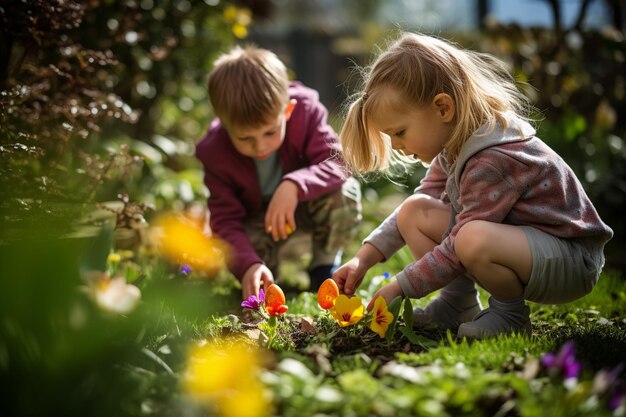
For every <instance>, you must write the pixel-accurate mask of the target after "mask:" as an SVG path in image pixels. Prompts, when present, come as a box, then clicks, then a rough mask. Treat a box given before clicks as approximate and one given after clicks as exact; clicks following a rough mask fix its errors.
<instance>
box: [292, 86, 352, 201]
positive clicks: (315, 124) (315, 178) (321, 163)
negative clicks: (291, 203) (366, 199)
mask: <svg viewBox="0 0 626 417" xmlns="http://www.w3.org/2000/svg"><path fill="white" fill-rule="evenodd" d="M298 106H302V110H303V111H300V112H299V114H300V115H302V116H296V117H302V118H304V120H298V121H297V122H296V123H297V124H298V125H300V123H301V124H302V128H303V129H304V130H305V144H304V148H303V152H304V155H305V157H306V160H307V161H308V166H305V167H302V168H300V169H297V170H295V171H292V172H290V173H288V174H286V175H284V176H283V180H289V181H293V182H294V183H296V185H297V186H298V189H299V190H298V200H299V201H309V200H314V199H316V198H318V197H320V196H322V195H324V194H328V193H329V192H331V191H334V190H337V189H339V188H341V185H342V184H343V183H344V181H345V178H346V171H345V168H344V166H343V165H342V164H341V162H340V161H339V157H338V154H339V145H338V142H337V135H336V134H335V132H334V131H333V129H332V127H330V125H329V124H328V123H327V116H328V112H327V110H326V108H325V107H324V106H323V105H322V103H320V102H319V100H317V99H315V100H314V99H313V98H311V97H309V98H307V99H302V100H300V101H298V104H297V105H296V108H297V107H298Z"/></svg>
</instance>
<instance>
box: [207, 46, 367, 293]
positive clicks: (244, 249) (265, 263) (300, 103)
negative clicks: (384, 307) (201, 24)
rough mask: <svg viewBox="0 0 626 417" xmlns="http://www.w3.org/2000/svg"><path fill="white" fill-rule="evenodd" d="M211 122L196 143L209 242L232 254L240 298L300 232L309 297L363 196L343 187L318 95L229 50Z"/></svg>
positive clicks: (216, 80)
mask: <svg viewBox="0 0 626 417" xmlns="http://www.w3.org/2000/svg"><path fill="white" fill-rule="evenodd" d="M209 97H210V100H211V105H212V106H213V110H214V112H215V115H216V116H217V118H216V119H215V120H214V121H213V122H212V123H211V126H210V128H209V131H208V133H207V135H206V136H205V137H204V139H202V141H200V143H198V145H197V147H196V156H197V157H198V159H200V161H201V162H202V164H203V166H204V172H205V184H206V186H207V187H208V189H209V192H210V196H209V200H208V207H209V211H210V225H211V230H212V232H213V233H214V234H216V235H217V236H219V237H221V238H222V239H224V240H225V241H226V242H228V243H229V244H230V245H231V246H232V248H233V259H232V261H231V263H230V265H229V269H230V270H231V272H232V273H233V274H234V275H235V276H236V277H237V278H238V279H239V280H240V281H241V284H242V292H243V299H244V300H245V299H247V298H248V297H249V296H250V295H257V296H258V294H259V287H260V285H261V283H263V285H264V287H265V288H266V289H267V287H268V286H269V285H270V284H271V283H272V282H273V281H274V279H275V278H276V274H277V272H278V249H279V248H280V246H281V245H282V244H283V243H284V242H285V240H287V239H288V236H289V235H290V234H291V233H292V232H294V231H296V229H302V230H304V231H306V232H310V233H311V234H312V251H313V256H312V261H311V265H310V267H309V270H308V272H309V277H310V279H311V290H312V291H317V288H318V287H319V285H320V284H321V283H322V281H323V280H324V279H326V278H329V277H330V276H331V275H332V271H333V269H334V268H335V267H336V265H338V263H339V262H340V261H341V259H340V258H341V253H342V248H343V246H344V244H345V243H346V242H348V241H349V240H350V239H352V238H353V237H354V236H355V233H356V226H357V224H358V223H359V221H360V218H361V204H360V188H359V184H358V182H357V181H356V180H355V179H354V178H351V177H350V178H346V175H345V168H344V167H343V165H342V164H341V163H340V162H339V159H338V156H337V155H338V144H337V137H336V134H335V132H334V131H333V129H332V128H331V127H330V126H329V125H328V124H327V123H326V117H327V113H328V112H327V110H326V108H325V107H324V106H323V105H322V104H321V103H320V102H319V100H318V94H317V92H315V91H314V90H311V89H309V88H307V87H305V86H303V85H302V84H300V83H298V82H291V83H290V82H289V81H288V78H287V70H286V68H285V65H284V64H283V63H282V62H281V61H280V60H279V59H278V57H277V56H276V55H275V54H274V53H272V52H270V51H268V50H265V49H260V48H256V47H246V48H241V47H235V48H234V49H233V50H231V51H230V52H228V53H226V54H224V55H222V56H221V57H219V58H218V59H217V61H216V62H215V64H214V68H213V70H212V71H211V73H210V75H209Z"/></svg>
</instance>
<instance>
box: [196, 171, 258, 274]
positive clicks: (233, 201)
mask: <svg viewBox="0 0 626 417" xmlns="http://www.w3.org/2000/svg"><path fill="white" fill-rule="evenodd" d="M204 182H205V184H206V186H207V187H208V188H209V190H210V192H211V195H210V197H209V200H208V207H209V212H210V225H211V231H212V232H213V233H214V234H215V235H217V236H219V237H220V238H222V239H223V240H225V241H226V242H227V243H228V244H229V245H230V246H231V247H232V249H233V250H232V259H231V262H230V263H229V265H228V267H229V269H230V271H231V272H232V273H233V274H234V275H235V277H237V279H238V280H240V281H241V280H242V278H243V276H244V274H245V272H246V270H247V269H248V268H249V267H250V266H251V265H252V264H255V263H260V264H264V263H265V262H263V260H262V259H261V258H260V257H259V255H257V253H256V251H255V250H254V247H253V245H252V242H251V241H250V238H249V237H248V235H247V233H246V231H245V228H244V225H243V221H244V219H245V217H246V209H245V207H244V206H243V204H242V203H241V201H239V199H238V198H237V196H236V195H235V193H234V192H233V191H232V188H231V187H230V186H229V185H228V183H226V182H224V181H223V180H221V179H220V178H219V177H218V176H216V175H214V174H212V173H211V172H210V171H207V170H205V178H204Z"/></svg>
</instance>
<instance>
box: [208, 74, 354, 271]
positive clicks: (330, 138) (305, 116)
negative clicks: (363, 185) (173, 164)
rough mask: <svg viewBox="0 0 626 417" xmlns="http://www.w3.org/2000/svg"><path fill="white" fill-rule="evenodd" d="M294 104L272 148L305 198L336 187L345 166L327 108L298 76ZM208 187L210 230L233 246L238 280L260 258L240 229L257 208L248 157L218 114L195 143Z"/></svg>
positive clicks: (255, 184)
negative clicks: (279, 139)
mask: <svg viewBox="0 0 626 417" xmlns="http://www.w3.org/2000/svg"><path fill="white" fill-rule="evenodd" d="M289 96H290V98H292V99H296V100H297V104H296V106H295V108H294V110H293V112H292V114H291V117H290V118H289V120H288V121H287V126H286V132H285V140H284V141H283V143H282V145H281V147H280V148H279V149H278V155H279V158H280V163H281V166H282V169H283V173H284V174H283V181H284V180H289V181H293V182H294V183H295V184H296V185H297V186H298V189H299V190H298V200H299V201H308V200H313V199H315V198H317V197H320V196H322V195H324V194H327V193H330V192H332V191H335V190H337V189H339V188H341V185H342V184H343V182H344V180H345V170H344V168H343V165H342V164H341V162H340V161H339V159H338V152H339V145H338V143H337V135H336V134H335V132H334V131H333V129H332V128H331V127H330V126H329V125H328V124H327V123H326V118H327V116H328V111H327V110H326V108H325V107H324V105H323V104H322V103H320V101H319V97H318V93H317V92H316V91H315V90H312V89H310V88H307V87H305V86H303V85H302V84H300V83H298V82H292V83H291V84H290V85H289ZM196 157H197V158H198V159H199V160H200V161H201V162H202V164H203V166H204V174H205V175H204V183H205V184H206V186H207V187H208V189H209V193H210V196H209V200H208V207H209V211H210V215H211V222H210V223H211V230H212V232H213V233H214V234H215V235H217V236H218V237H220V238H222V239H223V240H225V241H226V242H228V243H229V244H230V245H231V246H232V248H233V259H232V261H231V263H230V264H229V269H230V270H231V272H232V273H233V274H234V275H235V276H236V277H237V278H238V279H239V280H241V279H242V278H243V275H244V273H245V272H246V270H247V269H248V268H249V267H250V266H251V265H252V264H254V263H264V262H263V260H262V259H261V258H260V257H259V256H258V255H257V253H256V252H255V251H254V248H253V246H252V242H251V241H250V239H249V238H248V236H247V235H246V232H245V229H244V221H245V220H246V219H247V218H249V217H251V216H254V215H256V214H259V213H260V212H261V211H262V209H263V202H262V198H261V187H260V185H259V180H258V178H257V174H256V166H255V163H254V160H253V159H252V158H250V157H247V156H244V155H242V154H240V153H239V152H238V151H237V150H236V149H235V147H234V146H233V144H232V142H231V139H230V137H229V136H228V133H226V130H225V129H224V128H223V127H222V125H221V123H220V121H219V120H218V119H215V120H213V122H212V123H211V126H210V127H209V131H208V132H207V134H206V136H205V137H204V138H203V139H202V140H201V141H200V142H199V143H198V144H197V146H196Z"/></svg>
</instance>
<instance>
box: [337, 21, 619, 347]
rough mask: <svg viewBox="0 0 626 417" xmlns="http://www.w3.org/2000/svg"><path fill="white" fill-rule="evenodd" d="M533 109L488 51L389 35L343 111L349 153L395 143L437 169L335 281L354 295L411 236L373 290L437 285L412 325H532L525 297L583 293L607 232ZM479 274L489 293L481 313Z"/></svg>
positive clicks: (371, 160) (561, 298) (564, 297)
mask: <svg viewBox="0 0 626 417" xmlns="http://www.w3.org/2000/svg"><path fill="white" fill-rule="evenodd" d="M527 107H528V103H527V100H526V99H525V98H524V96H523V95H522V94H521V93H520V92H519V91H518V90H517V88H516V86H515V83H514V81H513V80H512V78H511V77H510V75H509V74H508V73H507V71H506V69H505V68H504V66H503V64H502V63H501V62H500V61H498V60H496V59H495V58H493V57H490V56H488V55H485V54H478V53H474V52H470V51H464V50H461V49H459V48H457V47H456V46H453V45H452V44H450V43H447V42H445V41H442V40H440V39H436V38H433V37H430V36H425V35H419V34H413V33H406V34H404V35H403V36H401V37H400V38H399V39H398V40H396V41H395V42H394V43H392V44H391V46H390V47H389V49H388V50H387V51H386V52H384V53H382V54H381V55H380V56H379V57H378V59H377V60H376V61H375V62H374V64H373V65H372V66H371V68H370V70H369V72H368V74H367V75H366V76H365V80H364V86H363V90H362V93H361V94H360V96H359V97H358V99H357V100H355V101H354V102H353V103H352V104H351V105H350V107H349V110H348V114H347V118H346V121H345V124H344V126H343V128H342V131H341V134H340V142H341V146H342V151H343V157H344V159H345V160H346V162H347V163H348V164H349V165H350V166H351V168H352V169H353V171H354V172H358V173H365V172H371V171H377V170H381V169H384V168H387V167H388V166H389V163H390V159H391V158H392V157H393V156H394V153H393V152H392V150H391V149H393V150H395V151H401V154H403V155H401V158H403V159H405V158H406V157H409V158H411V159H415V160H419V161H421V162H423V163H425V164H428V165H429V169H428V172H427V173H426V176H425V177H424V178H423V179H422V181H421V185H420V186H419V187H418V188H417V189H416V190H415V193H414V194H413V195H412V196H411V197H409V198H407V199H406V200H405V201H404V202H403V204H402V205H401V206H400V207H398V208H397V209H396V210H395V211H394V212H393V213H392V214H391V215H390V216H389V217H388V218H387V219H386V220H385V221H384V222H383V223H382V224H381V225H380V226H379V227H378V228H377V229H376V230H374V231H373V232H372V233H371V234H370V235H369V236H368V237H367V238H366V239H365V241H364V243H363V246H362V247H361V248H360V249H359V251H358V252H357V253H356V255H355V256H354V258H352V259H351V260H350V261H348V262H347V263H345V264H344V265H343V266H341V267H340V268H339V269H338V270H337V271H336V272H335V273H334V274H333V279H334V280H335V281H336V282H337V284H338V286H339V288H340V290H342V291H343V292H344V293H346V294H348V295H351V294H353V293H354V291H355V289H356V288H357V287H358V286H359V284H360V283H361V281H362V280H363V277H364V276H365V274H366V272H367V271H368V269H369V268H371V267H372V266H373V265H374V264H376V263H377V262H381V261H384V260H386V259H389V257H390V256H392V255H393V254H394V253H395V252H396V251H397V250H399V249H400V248H401V247H402V246H404V245H407V246H408V248H409V249H410V251H411V253H412V254H413V256H414V257H415V259H416V261H415V262H414V263H412V264H410V265H408V266H407V267H406V268H404V270H403V271H401V272H400V273H399V274H397V275H396V277H395V280H393V281H392V282H391V283H390V284H388V285H385V286H384V287H382V288H381V289H380V290H379V291H378V292H377V293H376V294H375V296H374V299H375V298H376V297H377V296H379V295H380V296H382V297H384V298H385V299H386V300H387V302H390V301H391V300H392V299H393V298H395V297H396V296H409V297H412V298H419V297H424V296H425V295H427V294H428V293H430V292H432V291H435V290H438V289H441V291H440V295H439V297H438V298H436V299H434V300H433V301H431V302H430V303H429V304H428V305H427V306H426V308H425V309H420V308H416V309H415V310H414V316H415V323H416V325H418V326H427V325H433V326H437V327H440V328H449V329H454V330H456V329H457V328H458V333H457V335H458V336H459V337H470V338H483V337H490V336H495V335H497V334H500V333H511V332H521V333H525V334H530V333H531V325H530V319H529V308H528V307H527V306H526V304H525V300H530V301H534V302H538V303H565V302H569V301H572V300H574V299H577V298H580V297H582V296H583V295H585V294H587V293H589V292H590V291H591V290H592V288H593V287H594V285H595V284H596V282H597V280H598V278H599V275H600V271H601V270H602V267H603V266H604V254H603V249H604V245H605V243H606V242H607V241H608V240H609V239H610V238H611V237H612V236H613V232H612V230H611V229H610V228H609V227H608V226H607V225H606V224H605V223H603V222H602V220H601V219H600V217H599V216H598V213H597V211H596V209H595V208H594V206H593V205H592V203H591V201H590V200H589V198H588V197H587V195H586V194H585V191H584V190H583V187H582V185H581V183H580V182H579V181H578V179H577V178H576V176H575V174H574V173H573V171H572V170H571V168H570V167H569V166H568V165H567V164H566V163H565V162H564V161H563V159H562V158H561V157H559V155H557V154H556V153H555V152H554V151H553V150H551V149H550V148H549V147H548V146H547V145H546V144H545V143H544V142H542V141H541V140H540V139H539V138H537V137H536V136H535V129H534V128H533V127H532V126H531V125H530V124H529V123H528V122H527V121H526V120H525V119H524V117H523V114H524V112H525V110H526V108H527ZM390 148H391V149H390ZM475 283H478V285H480V286H481V287H483V288H484V289H485V290H486V291H487V292H489V294H490V295H491V296H490V297H489V308H486V309H485V310H482V311H481V305H480V303H479V300H478V293H477V291H476V288H475V285H474V284H475ZM372 303H373V300H372ZM372 303H370V305H369V306H368V309H371V307H372V305H373V304H372Z"/></svg>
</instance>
